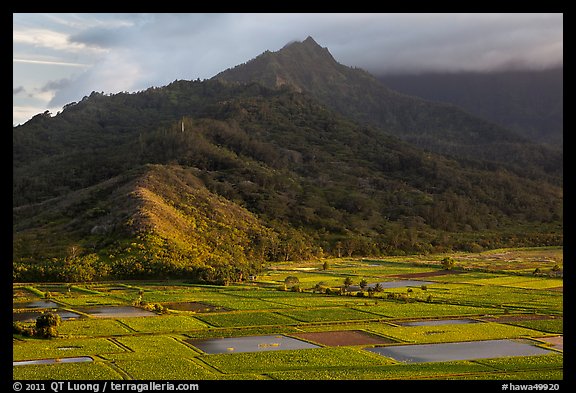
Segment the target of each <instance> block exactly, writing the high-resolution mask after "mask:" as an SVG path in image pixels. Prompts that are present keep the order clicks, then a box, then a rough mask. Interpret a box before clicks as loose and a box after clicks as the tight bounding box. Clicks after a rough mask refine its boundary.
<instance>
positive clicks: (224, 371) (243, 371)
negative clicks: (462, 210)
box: [13, 248, 563, 380]
mask: <svg viewBox="0 0 576 393" xmlns="http://www.w3.org/2000/svg"><path fill="white" fill-rule="evenodd" d="M502 255H508V257H506V258H501V256H502ZM446 256H447V255H446V254H442V255H430V256H429V259H428V260H419V259H418V258H416V257H415V256H414V257H413V258H414V259H413V260H412V261H408V260H407V258H399V257H397V258H386V259H370V260H362V259H332V260H330V261H329V262H330V267H329V269H327V270H324V269H323V266H322V265H323V263H322V262H323V261H315V262H301V263H294V262H282V263H277V264H275V266H274V268H273V269H269V270H267V271H265V272H263V273H262V274H261V275H260V276H259V277H258V279H257V280H255V281H252V282H249V283H243V284H240V283H236V284H234V285H229V286H226V287H224V286H211V285H198V284H191V283H186V282H183V281H124V282H108V283H93V284H82V285H75V286H73V287H72V288H71V289H72V290H71V291H68V290H67V288H68V287H69V286H68V285H66V284H44V285H33V284H18V283H17V284H15V285H14V298H13V299H14V312H15V313H17V312H24V311H28V310H29V309H26V308H25V306H26V305H27V304H29V302H30V301H34V300H39V299H40V297H39V295H38V294H42V293H43V292H45V291H47V290H50V292H51V293H52V301H54V302H56V304H58V305H59V307H60V308H59V309H60V310H69V311H75V312H77V313H78V314H80V315H82V316H81V317H78V318H76V319H67V320H64V321H62V323H61V325H60V326H59V327H58V337H56V338H52V339H38V338H30V337H25V336H22V335H19V334H15V335H14V342H13V360H14V361H22V360H34V359H55V358H56V359H61V360H62V359H64V358H70V357H86V356H88V357H90V358H92V359H93V362H89V363H64V362H63V361H57V362H55V363H53V364H46V365H25V366H22V365H19V366H14V367H13V372H14V379H54V378H58V379H62V380H68V379H144V380H147V379H177V380H182V379H185V380H204V379H252V380H255V379H274V380H283V379H407V380H408V379H439V380H446V379H492V378H493V379H503V380H504V379H520V380H528V379H530V380H532V379H533V380H545V379H546V380H558V379H562V377H563V368H562V367H563V350H562V346H561V343H562V342H563V336H562V332H563V326H562V325H563V312H562V309H563V307H562V302H563V294H562V291H561V290H558V288H562V285H563V283H562V279H561V278H556V277H549V276H546V275H542V276H537V277H535V276H533V275H532V273H531V271H532V270H534V269H535V267H541V268H542V270H543V271H548V269H549V266H551V265H553V264H557V263H560V264H561V261H562V249H559V248H555V249H552V248H549V249H544V250H538V249H531V250H511V251H508V250H500V253H499V255H496V254H495V253H482V254H453V255H451V256H452V257H453V258H454V260H455V261H456V266H455V268H454V269H455V270H452V271H450V273H447V272H446V271H445V270H443V269H442V260H443V259H444V258H445V257H446ZM488 259H490V260H495V259H498V260H499V261H500V267H499V268H498V269H495V270H493V271H492V272H482V271H479V270H478V269H477V268H478V266H479V265H478V264H480V263H481V262H482V261H485V260H488ZM544 260H545V261H544ZM467 261H468V262H467ZM543 261H544V262H543ZM519 268H520V270H519ZM415 276H419V277H422V278H421V279H422V280H424V279H425V280H426V281H428V282H432V283H431V284H427V285H426V286H425V288H424V287H423V286H420V285H414V286H412V287H408V288H407V287H399V288H393V289H386V290H383V291H381V292H377V293H373V294H372V297H368V295H367V293H368V292H367V291H366V290H364V291H362V293H363V294H364V295H365V296H362V297H361V296H358V295H357V293H356V292H341V291H337V290H333V291H332V290H331V291H327V290H326V289H324V290H323V291H322V292H319V291H317V290H315V289H314V287H315V285H316V284H317V283H319V282H324V283H325V284H326V288H328V289H339V288H341V287H342V286H343V285H344V281H345V278H350V281H351V282H352V284H353V285H356V284H358V283H359V282H360V281H361V280H362V279H366V280H367V281H368V282H369V283H372V282H375V281H376V282H382V281H391V280H399V279H408V278H411V279H414V277H415ZM288 277H295V278H297V279H298V281H299V285H300V288H301V290H302V291H301V292H293V291H290V290H285V289H284V285H285V282H286V279H287V278H288ZM288 281H290V280H288ZM292 281H294V279H292ZM328 293H329V294H328ZM359 293H360V292H359ZM390 294H402V295H403V297H397V298H392V297H390V296H389V295H390ZM430 296H432V298H431V299H430ZM135 302H139V303H142V302H144V303H145V304H161V305H163V306H166V307H167V308H168V310H167V311H165V312H164V313H157V314H152V313H151V314H150V315H151V316H147V317H129V316H127V315H123V314H121V313H120V314H118V315H110V316H109V317H107V318H101V317H98V316H97V314H93V313H91V311H90V310H93V309H94V307H96V306H110V307H113V306H122V307H123V308H126V307H128V306H130V305H131V304H133V303H135ZM174 302H177V303H178V304H183V303H185V302H189V303H194V304H204V305H205V307H204V308H201V309H198V311H178V310H173V309H171V308H170V304H173V303H174ZM110 307H109V308H110ZM119 309H120V308H119ZM442 320H447V322H446V323H442V322H440V321H442ZM453 320H464V321H473V322H475V323H461V324H454V323H452V322H450V321H453ZM408 321H429V322H432V321H434V324H432V325H429V326H426V325H423V326H402V325H401V324H402V323H403V322H408ZM30 324H31V325H33V322H31V323H30ZM310 333H314V334H310ZM342 333H346V334H342ZM339 334H340V336H339ZM354 335H355V337H356V338H358V337H359V336H360V337H364V339H365V337H370V341H369V342H364V343H362V342H357V341H355V342H349V341H346V340H349V339H350V337H353V336H354ZM247 336H268V337H270V336H272V338H267V339H266V340H264V341H262V343H261V344H259V345H258V347H256V348H254V349H253V350H252V351H250V352H243V353H241V352H237V349H238V348H235V347H234V340H233V338H235V337H247ZM276 336H288V337H293V338H300V339H302V337H308V338H306V340H309V342H310V343H311V344H315V345H317V346H318V347H317V348H311V349H294V350H282V348H281V347H277V346H275V345H277V344H274V338H273V337H276ZM346 337H348V338H346ZM211 338H232V340H231V341H230V345H229V347H228V348H227V350H226V353H220V354H209V353H205V352H203V351H201V350H200V349H199V348H197V347H196V346H194V342H195V341H197V340H201V339H211ZM327 339H328V340H327ZM314 340H317V341H314ZM325 340H327V341H325ZM482 340H514V341H515V342H518V343H520V342H521V343H530V344H531V345H536V346H539V347H541V348H545V349H548V350H549V353H547V354H544V355H538V356H516V357H500V358H490V359H473V358H471V359H466V360H459V361H446V362H430V363H421V364H409V363H403V362H401V361H396V360H394V359H392V358H389V357H386V356H382V355H377V354H375V353H372V352H369V351H367V349H372V348H374V347H386V346H389V345H393V346H398V345H410V344H439V343H451V342H461V341H465V342H474V341H482ZM375 341H376V343H375ZM558 343H560V346H558ZM268 349H276V350H269V351H268ZM164 364H170V367H162V366H161V365H164Z"/></svg>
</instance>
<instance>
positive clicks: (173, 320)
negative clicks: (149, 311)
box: [120, 315, 207, 333]
mask: <svg viewBox="0 0 576 393" xmlns="http://www.w3.org/2000/svg"><path fill="white" fill-rule="evenodd" d="M120 322H122V323H123V324H124V325H126V326H128V327H129V328H131V329H133V330H134V331H137V332H150V333H170V332H186V331H190V330H198V329H206V328H207V325H206V324H205V323H203V322H201V321H199V320H198V319H196V318H194V317H191V316H185V315H161V316H158V317H138V318H122V319H120Z"/></svg>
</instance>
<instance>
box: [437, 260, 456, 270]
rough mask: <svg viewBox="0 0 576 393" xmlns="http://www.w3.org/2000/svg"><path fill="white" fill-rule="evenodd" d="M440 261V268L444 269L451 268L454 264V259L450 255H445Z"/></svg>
mask: <svg viewBox="0 0 576 393" xmlns="http://www.w3.org/2000/svg"><path fill="white" fill-rule="evenodd" d="M441 263H442V268H443V269H444V270H452V268H453V267H454V265H455V264H456V263H455V262H454V259H452V258H451V257H446V258H444V259H442V261H441Z"/></svg>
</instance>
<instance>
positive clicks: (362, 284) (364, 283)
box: [360, 279, 368, 290]
mask: <svg viewBox="0 0 576 393" xmlns="http://www.w3.org/2000/svg"><path fill="white" fill-rule="evenodd" d="M367 285H368V281H366V280H365V279H362V280H360V289H362V290H364V288H366V286H367Z"/></svg>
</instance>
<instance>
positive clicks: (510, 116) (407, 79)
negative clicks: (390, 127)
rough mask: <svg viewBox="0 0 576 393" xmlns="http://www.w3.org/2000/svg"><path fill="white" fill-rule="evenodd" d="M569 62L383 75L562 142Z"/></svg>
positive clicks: (394, 85)
mask: <svg viewBox="0 0 576 393" xmlns="http://www.w3.org/2000/svg"><path fill="white" fill-rule="evenodd" d="M563 73H564V68H554V69H550V70H535V71H507V72H491V73H468V72H461V73H460V72H457V73H449V74H444V73H430V74H420V75H382V76H378V80H380V81H381V82H382V83H383V84H384V85H385V86H387V87H389V88H391V89H394V90H396V91H398V92H402V93H404V94H410V95H413V96H417V97H421V98H424V99H427V100H434V101H441V102H446V103H450V104H454V105H456V106H459V107H461V108H463V109H465V110H467V111H469V112H470V113H473V114H475V115H476V116H479V117H481V118H483V119H486V120H490V121H492V122H494V123H496V124H500V125H502V126H504V127H507V128H509V129H511V130H514V131H517V132H518V133H519V134H521V135H524V136H526V137H529V138H530V139H532V140H535V141H539V142H545V143H549V144H552V145H561V144H562V140H563V128H564V125H563V121H564V104H563V86H564V77H563Z"/></svg>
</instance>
